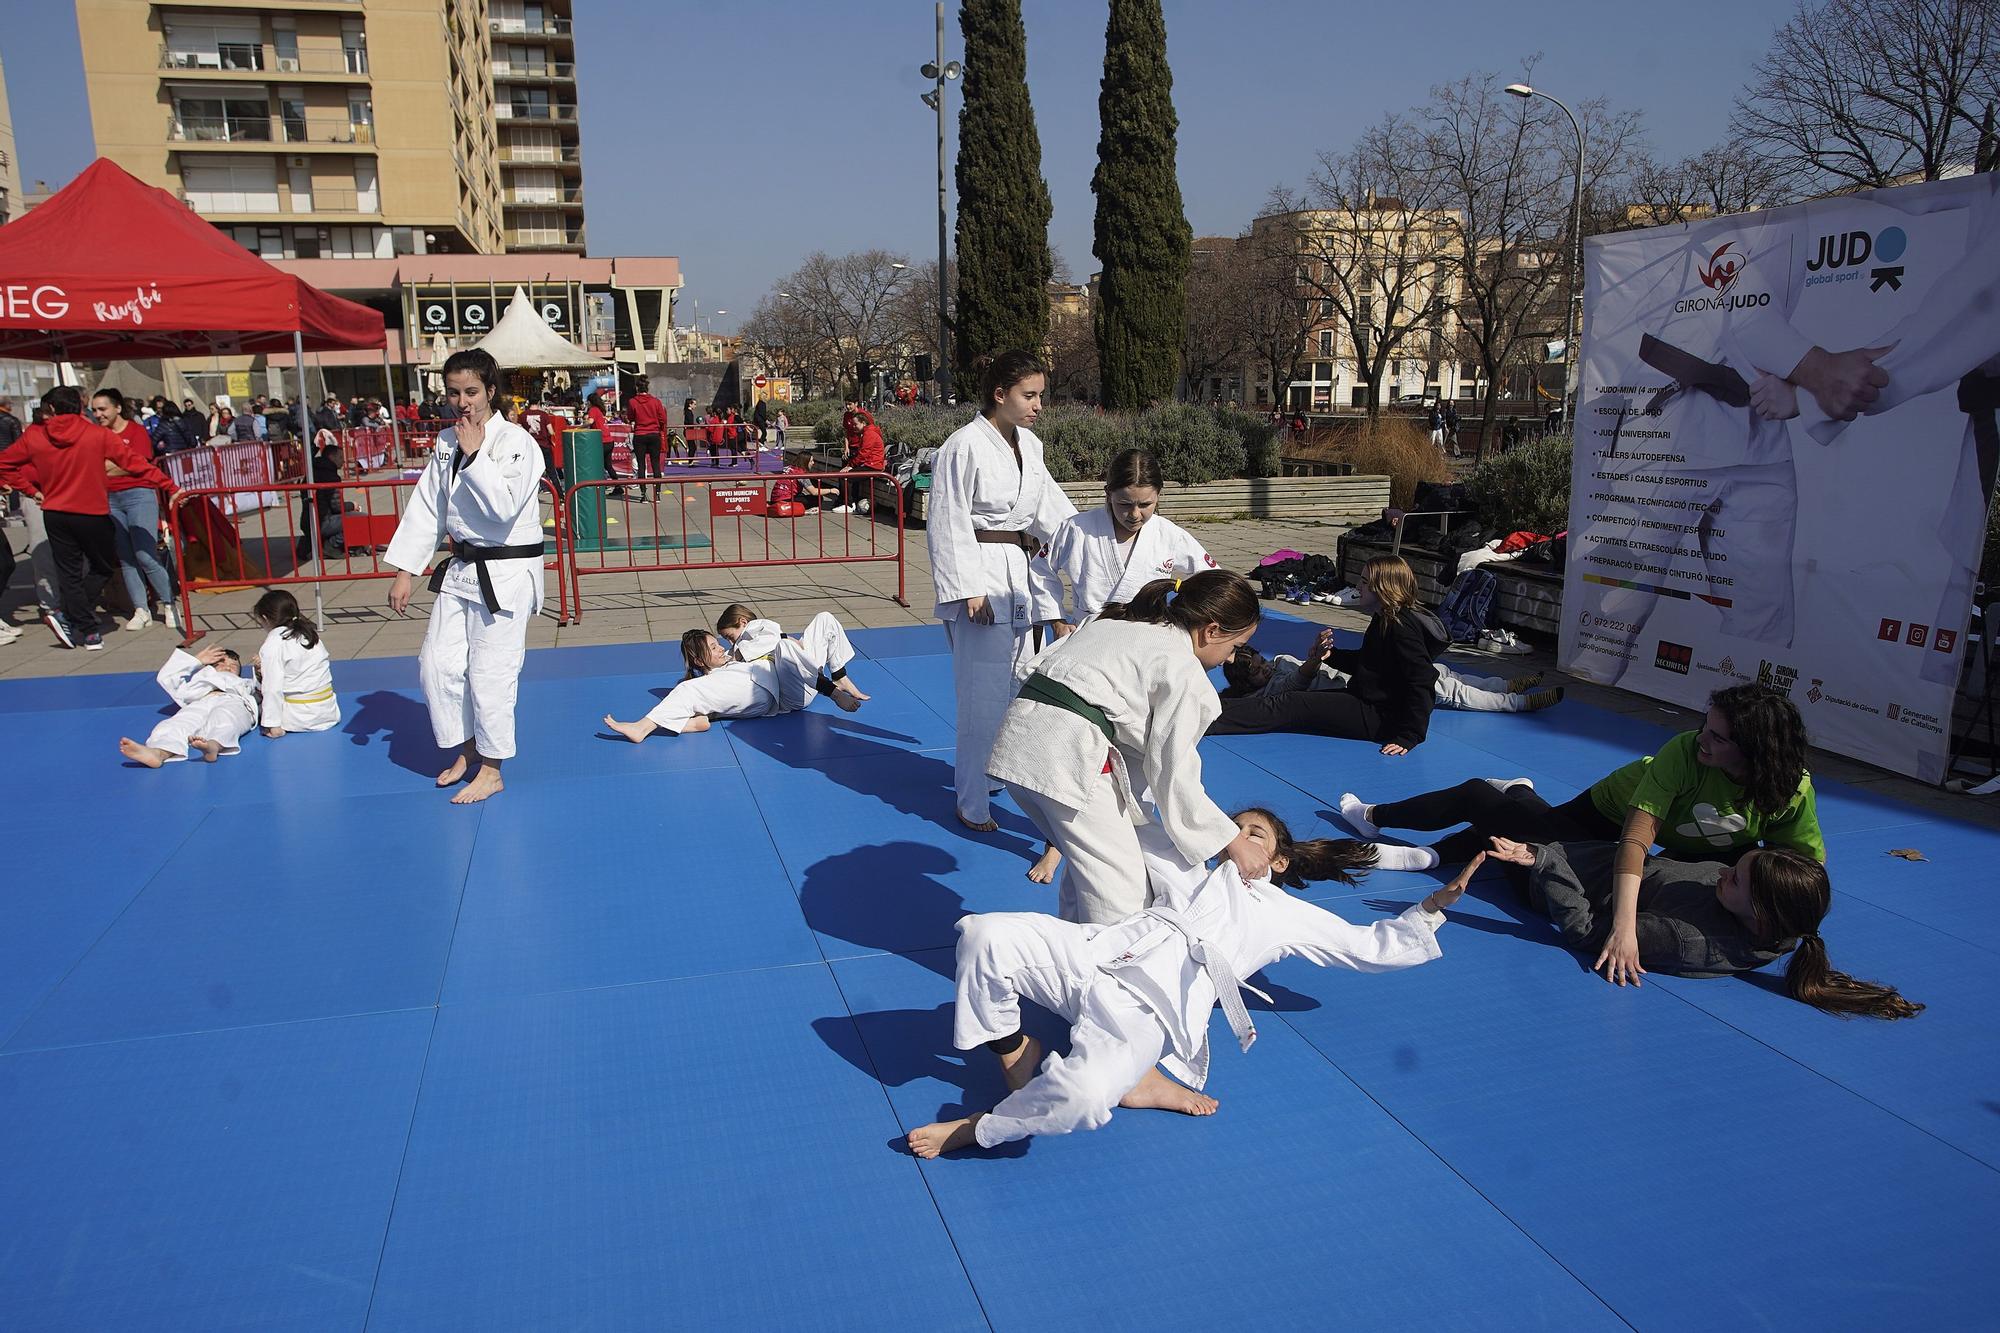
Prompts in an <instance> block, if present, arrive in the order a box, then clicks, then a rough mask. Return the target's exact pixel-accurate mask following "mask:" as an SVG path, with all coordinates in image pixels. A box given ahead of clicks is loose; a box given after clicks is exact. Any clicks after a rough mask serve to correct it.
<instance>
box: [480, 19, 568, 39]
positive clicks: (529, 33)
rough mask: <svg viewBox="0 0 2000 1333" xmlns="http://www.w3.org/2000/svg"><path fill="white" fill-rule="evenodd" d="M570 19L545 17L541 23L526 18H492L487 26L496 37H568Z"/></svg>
mask: <svg viewBox="0 0 2000 1333" xmlns="http://www.w3.org/2000/svg"><path fill="white" fill-rule="evenodd" d="M569 23H570V21H569V20H568V19H560V18H545V19H543V20H542V21H541V22H540V23H539V24H536V23H529V22H528V21H526V20H525V19H492V20H490V21H489V22H488V24H487V26H488V28H489V29H490V30H491V31H492V33H493V35H494V36H496V37H568V36H570V35H571V34H570V26H569Z"/></svg>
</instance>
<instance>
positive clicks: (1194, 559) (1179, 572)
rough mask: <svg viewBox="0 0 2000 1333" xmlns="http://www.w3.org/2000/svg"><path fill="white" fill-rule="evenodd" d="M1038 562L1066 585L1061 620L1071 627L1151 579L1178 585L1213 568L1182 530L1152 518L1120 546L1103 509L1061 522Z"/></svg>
mask: <svg viewBox="0 0 2000 1333" xmlns="http://www.w3.org/2000/svg"><path fill="white" fill-rule="evenodd" d="M1042 559H1043V561H1044V562H1045V563H1046V564H1047V565H1048V567H1049V569H1050V570H1051V571H1052V572H1054V573H1057V574H1061V575H1063V576H1065V577H1067V578H1068V579H1069V585H1070V610H1069V614H1068V616H1067V617H1065V618H1066V619H1068V620H1069V621H1071V622H1072V623H1077V622H1081V621H1082V620H1084V619H1086V618H1087V617H1090V616H1094V615H1096V614H1097V613H1098V612H1099V611H1102V610H1103V609H1104V608H1105V607H1106V606H1108V605H1110V604H1111V603H1113V602H1129V601H1131V600H1132V599H1133V598H1134V597H1136V596H1138V595H1139V589H1141V588H1143V587H1145V586H1146V585H1147V584H1148V583H1151V582H1152V581H1153V580H1154V579H1175V580H1179V579H1184V578H1187V577H1188V576H1189V575H1191V574H1199V573H1201V571H1203V570H1204V569H1214V568H1216V564H1215V559H1214V557H1212V556H1210V555H1209V553H1208V552H1207V551H1206V550H1204V549H1203V547H1202V544H1201V543H1200V542H1198V541H1196V540H1195V539H1194V538H1193V537H1192V536H1190V535H1189V533H1188V531H1187V529H1185V528H1183V527H1181V526H1180V525H1179V524H1178V523H1175V522H1174V521H1173V520H1171V519H1167V518H1162V517H1161V516H1160V515H1158V514H1155V515H1153V516H1152V517H1151V518H1149V519H1147V520H1146V521H1145V522H1144V523H1143V524H1141V525H1140V527H1139V531H1138V532H1137V533H1136V534H1135V535H1134V536H1133V537H1132V539H1131V540H1130V541H1120V540H1119V532H1118V520H1117V519H1116V518H1114V517H1112V514H1111V507H1110V506H1109V505H1101V506H1099V507H1098V508H1096V509H1091V510H1086V511H1084V512H1082V513H1079V514H1077V515H1076V516H1075V517H1073V518H1070V519H1067V520H1065V521H1064V522H1063V524H1062V526H1060V527H1058V528H1057V529H1056V533H1055V536H1053V537H1051V538H1050V539H1049V549H1048V550H1047V551H1046V552H1045V553H1044V554H1043V556H1042Z"/></svg>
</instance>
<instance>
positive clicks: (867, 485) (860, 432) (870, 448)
mask: <svg viewBox="0 0 2000 1333" xmlns="http://www.w3.org/2000/svg"><path fill="white" fill-rule="evenodd" d="M854 424H855V431H854V434H852V435H850V436H848V445H847V461H846V462H845V463H844V464H842V466H843V467H844V468H845V469H846V470H847V471H849V472H886V471H887V470H888V466H889V457H888V454H889V450H888V446H887V445H886V444H884V443H883V441H882V428H881V427H880V426H878V425H876V424H875V418H874V416H873V415H871V414H870V413H869V411H868V409H867V408H865V407H858V408H856V409H855V410H854ZM852 485H853V487H854V493H855V494H856V495H858V496H860V497H861V498H859V499H857V500H856V501H855V502H854V503H853V504H851V505H848V506H846V511H847V512H849V513H855V514H865V513H867V512H868V511H869V509H870V508H871V507H872V506H871V505H870V504H869V500H868V497H869V496H871V495H872V494H873V493H874V490H875V483H874V482H872V481H861V482H854V483H852Z"/></svg>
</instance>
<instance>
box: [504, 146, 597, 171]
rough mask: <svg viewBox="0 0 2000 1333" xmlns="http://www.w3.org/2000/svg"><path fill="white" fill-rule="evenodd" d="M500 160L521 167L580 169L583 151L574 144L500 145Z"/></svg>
mask: <svg viewBox="0 0 2000 1333" xmlns="http://www.w3.org/2000/svg"><path fill="white" fill-rule="evenodd" d="M500 160H501V161H502V162H504V163H508V164H510V165H513V166H523V167H581V166H582V165H583V149H582V148H581V147H579V146H578V145H576V144H573V143H566V144H511V143H503V144H501V145H500Z"/></svg>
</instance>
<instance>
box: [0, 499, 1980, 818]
mask: <svg viewBox="0 0 2000 1333" xmlns="http://www.w3.org/2000/svg"><path fill="white" fill-rule="evenodd" d="M701 509H705V506H695V505H690V506H689V507H688V514H689V516H690V517H689V523H690V525H692V526H703V527H705V526H706V523H705V521H704V520H697V519H696V518H695V517H694V515H695V514H696V513H697V512H698V511H699V510H701ZM274 512H275V511H274ZM621 512H622V513H624V514H625V518H624V519H623V520H621V522H620V524H619V525H618V526H619V527H621V528H624V529H626V530H627V531H630V532H641V531H646V530H649V529H654V528H657V530H658V531H661V532H669V531H678V530H679V527H680V522H679V518H678V515H677V514H675V513H674V512H673V509H672V507H671V506H668V507H664V508H663V509H662V511H661V513H662V517H661V518H659V519H658V520H654V519H653V518H652V511H650V510H646V509H643V508H642V507H640V506H634V507H633V508H632V509H631V510H623V509H622V508H621V507H619V506H616V505H614V506H613V507H612V513H613V514H614V515H617V514H619V513H621ZM799 522H800V523H804V524H807V525H808V526H804V527H801V526H798V524H792V525H774V526H773V529H772V530H773V531H782V533H783V536H782V537H772V538H771V539H770V540H771V543H772V544H771V546H770V547H768V548H767V547H766V545H765V540H766V538H765V535H764V528H763V526H762V524H761V522H757V523H752V522H750V521H745V522H744V523H742V524H741V525H737V524H736V522H735V520H727V519H725V520H717V521H716V525H715V526H716V529H717V530H716V531H715V532H714V533H713V534H712V535H711V540H712V541H713V543H714V544H713V545H711V546H708V547H703V548H697V549H694V550H692V551H690V552H689V553H688V556H689V559H690V561H691V562H692V563H691V564H690V566H689V568H687V569H684V570H673V571H663V572H647V573H632V572H616V571H613V572H607V573H602V574H593V575H589V576H587V577H585V578H583V579H582V580H581V584H582V600H581V607H582V612H583V615H582V619H581V621H580V622H579V623H577V624H573V625H559V624H558V623H557V622H556V619H555V617H554V615H553V612H551V614H549V615H545V616H544V617H543V618H542V619H541V620H539V621H538V622H537V623H536V624H535V625H534V626H533V627H532V628H531V629H530V630H529V633H528V646H529V647H530V648H549V647H575V646H578V645H584V644H607V643H643V642H648V641H651V642H657V643H660V644H662V645H663V647H662V654H661V662H662V665H663V668H666V667H671V669H672V670H673V671H674V672H676V673H678V671H679V661H678V657H677V655H676V654H675V653H674V652H673V649H672V648H671V647H669V646H668V645H672V644H673V643H674V642H675V641H676V640H677V639H678V638H679V637H680V635H681V634H682V633H683V632H684V631H686V630H690V629H695V628H697V627H707V626H710V625H713V624H714V623H715V619H716V617H717V616H718V615H719V614H720V613H721V611H722V609H723V607H725V606H727V605H728V604H729V603H731V602H735V601H742V602H748V603H749V604H751V605H753V606H755V607H756V608H757V610H758V611H759V612H760V613H761V614H764V615H766V616H770V617H772V618H774V619H776V620H778V621H780V622H782V623H785V624H788V625H789V624H798V623H801V622H803V621H804V620H805V619H806V618H807V617H809V616H810V615H812V614H813V613H815V612H817V611H827V610H830V611H833V612H834V613H835V614H837V615H839V616H840V617H841V619H842V620H843V621H844V622H845V623H846V624H848V625H850V626H853V627H859V628H875V627H881V626H891V625H910V624H926V623H929V621H930V620H931V614H930V612H931V600H930V564H929V561H928V559H927V558H926V554H925V548H924V534H923V532H922V531H921V530H914V531H911V532H910V533H909V534H908V538H909V540H908V543H907V547H906V559H907V588H908V596H909V601H910V605H909V606H908V607H907V608H906V607H903V606H900V605H898V604H897V602H896V600H895V596H896V587H897V570H896V566H895V565H894V564H890V563H882V564H857V565H781V566H773V567H763V568H743V569H728V568H725V569H714V568H706V569H705V568H702V567H701V565H700V562H702V561H706V560H710V559H715V558H727V557H731V556H735V555H738V554H741V555H743V556H746V557H749V558H765V557H766V556H767V555H769V556H774V557H780V558H782V557H784V556H785V555H786V553H787V552H788V551H793V550H796V551H799V552H801V553H804V554H811V553H813V552H814V550H815V538H817V539H818V540H819V541H820V542H823V543H824V545H825V546H826V547H827V548H830V549H833V550H836V551H837V550H841V549H848V550H854V551H863V552H865V551H867V550H869V549H871V543H872V549H873V550H875V551H877V552H880V553H892V552H893V551H894V549H895V531H894V527H893V525H892V524H889V523H883V522H871V521H869V520H866V519H864V518H862V517H861V516H858V515H856V516H851V517H841V518H836V517H833V516H828V517H826V518H824V519H823V520H822V519H808V520H800V521H799ZM822 523H823V524H824V526H823V527H821V526H820V524H822ZM732 529H734V530H733V531H732ZM1194 531H1195V532H1196V534H1197V535H1198V536H1199V537H1200V538H1201V540H1202V542H1203V543H1204V544H1205V545H1207V547H1208V548H1209V550H1210V551H1211V552H1212V553H1213V554H1214V556H1215V558H1216V559H1217V560H1218V561H1220V562H1221V563H1222V564H1223V565H1224V566H1225V567H1227V568H1231V569H1249V568H1252V567H1254V566H1255V565H1256V563H1257V561H1258V560H1260V559H1261V558H1262V557H1263V556H1264V555H1266V554H1268V553H1269V552H1271V551H1274V550H1277V549H1280V548H1283V547H1290V548H1292V549H1294V550H1300V551H1309V552H1325V553H1327V554H1331V553H1332V551H1333V546H1334V541H1335V538H1337V537H1338V536H1339V535H1340V533H1341V531H1343V529H1341V528H1340V527H1338V526H1334V525H1331V524H1326V523H1315V522H1307V521H1288V520H1237V521H1231V522H1216V523H1200V524H1197V525H1195V527H1194ZM7 535H8V537H9V538H10V539H11V540H12V541H13V543H14V546H15V549H16V550H17V551H18V550H20V549H21V547H22V541H23V538H22V533H21V529H20V528H19V526H18V525H16V526H11V527H9V528H8V529H7ZM704 535H710V534H704ZM794 542H796V543H797V545H796V546H794V545H792V544H791V543H794ZM584 558H585V561H586V563H588V562H589V561H590V560H591V559H593V557H589V556H586V557H584ZM617 558H618V557H616V556H607V557H603V559H605V560H616V559H617ZM550 577H551V585H550V601H551V604H553V601H554V586H553V575H551V576H550ZM27 580H28V570H27V562H26V560H25V559H23V560H22V561H21V568H20V570H19V571H18V572H17V573H16V575H15V579H14V584H13V586H12V588H11V589H9V590H8V591H7V592H6V594H5V596H4V597H0V608H4V614H5V618H6V619H7V620H8V622H9V623H13V624H17V625H21V626H22V627H23V629H24V633H23V634H22V637H21V638H20V640H19V641H18V642H16V643H13V644H10V645H4V646H0V679H4V678H9V677H22V676H57V675H86V674H91V673H99V672H119V671H146V672H151V671H153V670H155V669H156V668H157V667H158V666H159V664H160V662H161V661H163V660H164V659H165V656H166V653H167V651H168V649H169V648H171V647H172V645H173V642H174V638H173V636H172V634H171V633H169V632H168V631H166V630H164V629H162V628H160V627H158V626H154V627H153V628H151V629H148V630H144V631H140V632H138V633H132V632H125V631H120V632H117V633H113V634H109V635H107V636H106V643H107V648H106V650H105V651H103V652H97V653H85V652H82V651H80V650H65V649H63V648H62V647H61V646H60V645H58V644H57V643H56V642H55V641H54V637H53V636H52V635H51V634H50V633H49V632H48V631H47V630H46V629H43V628H41V627H39V626H38V625H35V624H33V623H30V622H31V621H32V619H33V615H34V612H33V608H32V607H31V606H30V605H28V604H26V600H25V599H27V598H28V597H29V596H30V595H31V594H30V590H29V588H28V583H27ZM388 588H389V584H388V582H387V580H381V581H370V582H362V583H345V584H335V585H331V586H329V587H328V588H327V590H326V595H325V602H324V605H325V616H324V621H325V629H326V637H327V643H328V645H329V647H330V649H331V651H332V653H333V655H334V657H335V659H336V660H339V659H343V658H348V659H352V658H362V657H398V656H411V655H414V654H415V653H416V651H417V649H418V647H419V646H420V645H421V644H422V642H423V634H424V615H425V614H427V612H428V605H429V602H428V599H429V594H427V593H424V592H422V591H421V590H420V591H419V593H418V601H417V602H415V603H413V604H412V606H411V612H410V615H409V616H407V617H405V618H401V619H399V618H398V617H396V616H395V615H394V614H393V613H392V612H391V611H390V610H389V609H388V606H387V605H386V599H387V596H388ZM261 591H262V590H261V589H249V590H244V591H241V592H226V593H215V594H198V595H197V596H196V598H195V612H196V616H197V618H198V619H199V620H200V622H201V624H202V625H203V627H204V628H206V629H207V630H208V631H209V632H210V633H211V634H213V635H216V636H218V637H220V638H221V639H222V640H223V641H224V642H227V643H230V644H233V645H236V646H239V647H243V648H245V649H247V648H249V647H254V646H255V641H256V639H257V637H258V635H257V632H256V629H255V626H254V624H253V622H252V620H251V618H250V607H251V605H252V603H254V602H255V601H256V599H257V596H258V594H259V593H260V592H261ZM297 591H298V592H299V594H300V601H301V602H302V603H303V604H305V605H307V606H308V608H309V613H310V606H311V596H310V589H309V588H306V587H301V588H299V589H298V590H297ZM1285 609H1286V610H1288V611H1290V612H1292V613H1294V614H1297V615H1299V616H1301V617H1303V618H1305V619H1308V620H1312V621H1316V622H1318V623H1321V624H1329V625H1335V626H1339V627H1341V628H1346V629H1355V630H1359V629H1360V628H1361V627H1362V625H1363V623H1364V622H1363V618H1362V617H1360V616H1359V615H1357V614H1355V613H1353V612H1351V611H1344V610H1339V609H1336V608H1333V607H1326V606H1316V605H1315V606H1287V607H1286V608H1285ZM1450 660H1452V661H1460V662H1466V663H1469V664H1470V665H1472V666H1473V668H1474V669H1475V670H1482V671H1483V672H1484V673H1485V674H1493V675H1499V674H1514V673H1517V672H1519V671H1523V670H1536V671H1542V672H1545V673H1546V674H1547V676H1548V679H1549V682H1550V683H1552V684H1561V685H1564V686H1565V687H1567V688H1568V689H1570V690H1572V691H1574V692H1575V697H1577V698H1579V699H1582V700H1585V701H1587V702H1589V703H1592V704H1595V705H1597V706H1598V707H1601V708H1607V709H1611V710H1613V711H1616V712H1620V713H1625V714H1629V715H1632V716H1639V717H1645V718H1648V719H1650V720H1652V721H1655V722H1659V723H1662V724H1665V725H1689V726H1692V725H1695V724H1696V718H1695V715H1694V714H1692V713H1689V712H1688V711H1687V710H1685V709H1679V708H1674V707H1671V706H1669V705H1665V704H1661V703H1658V702H1655V701H1654V700H1651V699H1646V698H1643V697H1641V696H1638V695H1633V694H1627V693H1625V692H1623V691H1619V690H1613V689H1607V688H1604V687H1602V686H1598V685H1593V684H1590V683H1588V682H1578V681H1574V680H1571V679H1569V678H1568V677H1566V676H1564V675H1563V674H1562V673H1561V672H1558V671H1556V670H1555V666H1554V651H1553V645H1542V646H1540V647H1539V648H1538V649H1537V651H1536V652H1535V653H1534V654H1532V655H1531V656H1528V657H1510V658H1491V657H1486V656H1484V655H1477V654H1461V653H1454V654H1453V655H1452V658H1451V659H1450ZM1488 668H1490V669H1488ZM1813 769H1814V771H1815V772H1817V773H1820V774H1822V775H1824V776H1826V777H1829V778H1835V779H1838V780H1840V781H1843V782H1848V783H1852V784H1854V785H1856V786H1859V787H1862V788H1864V789H1866V790H1869V791H1873V792H1878V793H1880V794H1882V795H1884V796H1888V797H1892V798H1894V799H1898V800H1902V801H1907V802H1909V803H1910V804H1913V805H1917V806H1920V807H1922V808H1924V809H1926V810H1930V811H1933V812H1936V813H1939V814H1943V815H1946V816H1948V817H1951V818H1956V819H1961V820H1965V821H1967V822H1970V823H1977V824H1983V825H1986V826H1989V827H1996V828H2000V800H1996V799H1990V798H1987V799H1982V798H1976V797H1966V796H1959V795H1953V794H1950V793H1947V792H1942V791H1939V790H1938V789H1936V788H1933V787H1929V786H1926V785H1924V784H1922V783H1918V782H1914V781H1912V780H1910V779H1907V778H1903V777H1899V776H1897V775H1894V774H1891V773H1886V772H1883V771H1882V770H1880V769H1877V768H1874V767H1872V766H1870V765H1867V764H1862V763H1857V762H1856V761H1854V760H1851V759H1847V758H1843V757H1841V756H1838V755H1831V754H1824V753H1820V752H1817V751H1816V752H1815V753H1814V756H1813Z"/></svg>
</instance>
